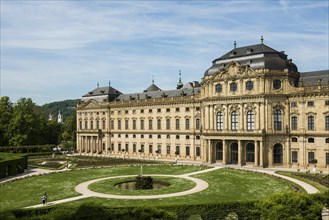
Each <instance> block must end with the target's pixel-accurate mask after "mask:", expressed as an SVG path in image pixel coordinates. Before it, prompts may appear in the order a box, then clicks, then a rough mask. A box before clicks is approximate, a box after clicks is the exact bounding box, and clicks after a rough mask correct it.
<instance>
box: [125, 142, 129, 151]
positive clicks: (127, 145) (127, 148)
mask: <svg viewBox="0 0 329 220" xmlns="http://www.w3.org/2000/svg"><path fill="white" fill-rule="evenodd" d="M125 151H126V152H128V151H129V144H126V149H125Z"/></svg>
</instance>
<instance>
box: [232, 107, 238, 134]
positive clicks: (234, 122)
mask: <svg viewBox="0 0 329 220" xmlns="http://www.w3.org/2000/svg"><path fill="white" fill-rule="evenodd" d="M231 129H232V130H237V129H238V113H237V112H236V111H234V112H232V113H231Z"/></svg>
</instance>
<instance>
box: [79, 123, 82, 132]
mask: <svg viewBox="0 0 329 220" xmlns="http://www.w3.org/2000/svg"><path fill="white" fill-rule="evenodd" d="M79 129H80V130H82V121H79Z"/></svg>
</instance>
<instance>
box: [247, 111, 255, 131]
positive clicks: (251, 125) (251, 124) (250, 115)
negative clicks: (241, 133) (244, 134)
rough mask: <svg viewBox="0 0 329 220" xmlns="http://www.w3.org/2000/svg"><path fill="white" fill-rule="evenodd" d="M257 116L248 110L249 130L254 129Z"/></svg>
mask: <svg viewBox="0 0 329 220" xmlns="http://www.w3.org/2000/svg"><path fill="white" fill-rule="evenodd" d="M254 124H255V117H254V112H253V111H248V112H247V130H254Z"/></svg>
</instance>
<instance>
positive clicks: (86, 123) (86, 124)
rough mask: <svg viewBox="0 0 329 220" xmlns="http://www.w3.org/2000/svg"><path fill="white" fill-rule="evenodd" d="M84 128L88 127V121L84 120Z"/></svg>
mask: <svg viewBox="0 0 329 220" xmlns="http://www.w3.org/2000/svg"><path fill="white" fill-rule="evenodd" d="M85 129H88V121H87V120H86V121H85Z"/></svg>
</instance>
